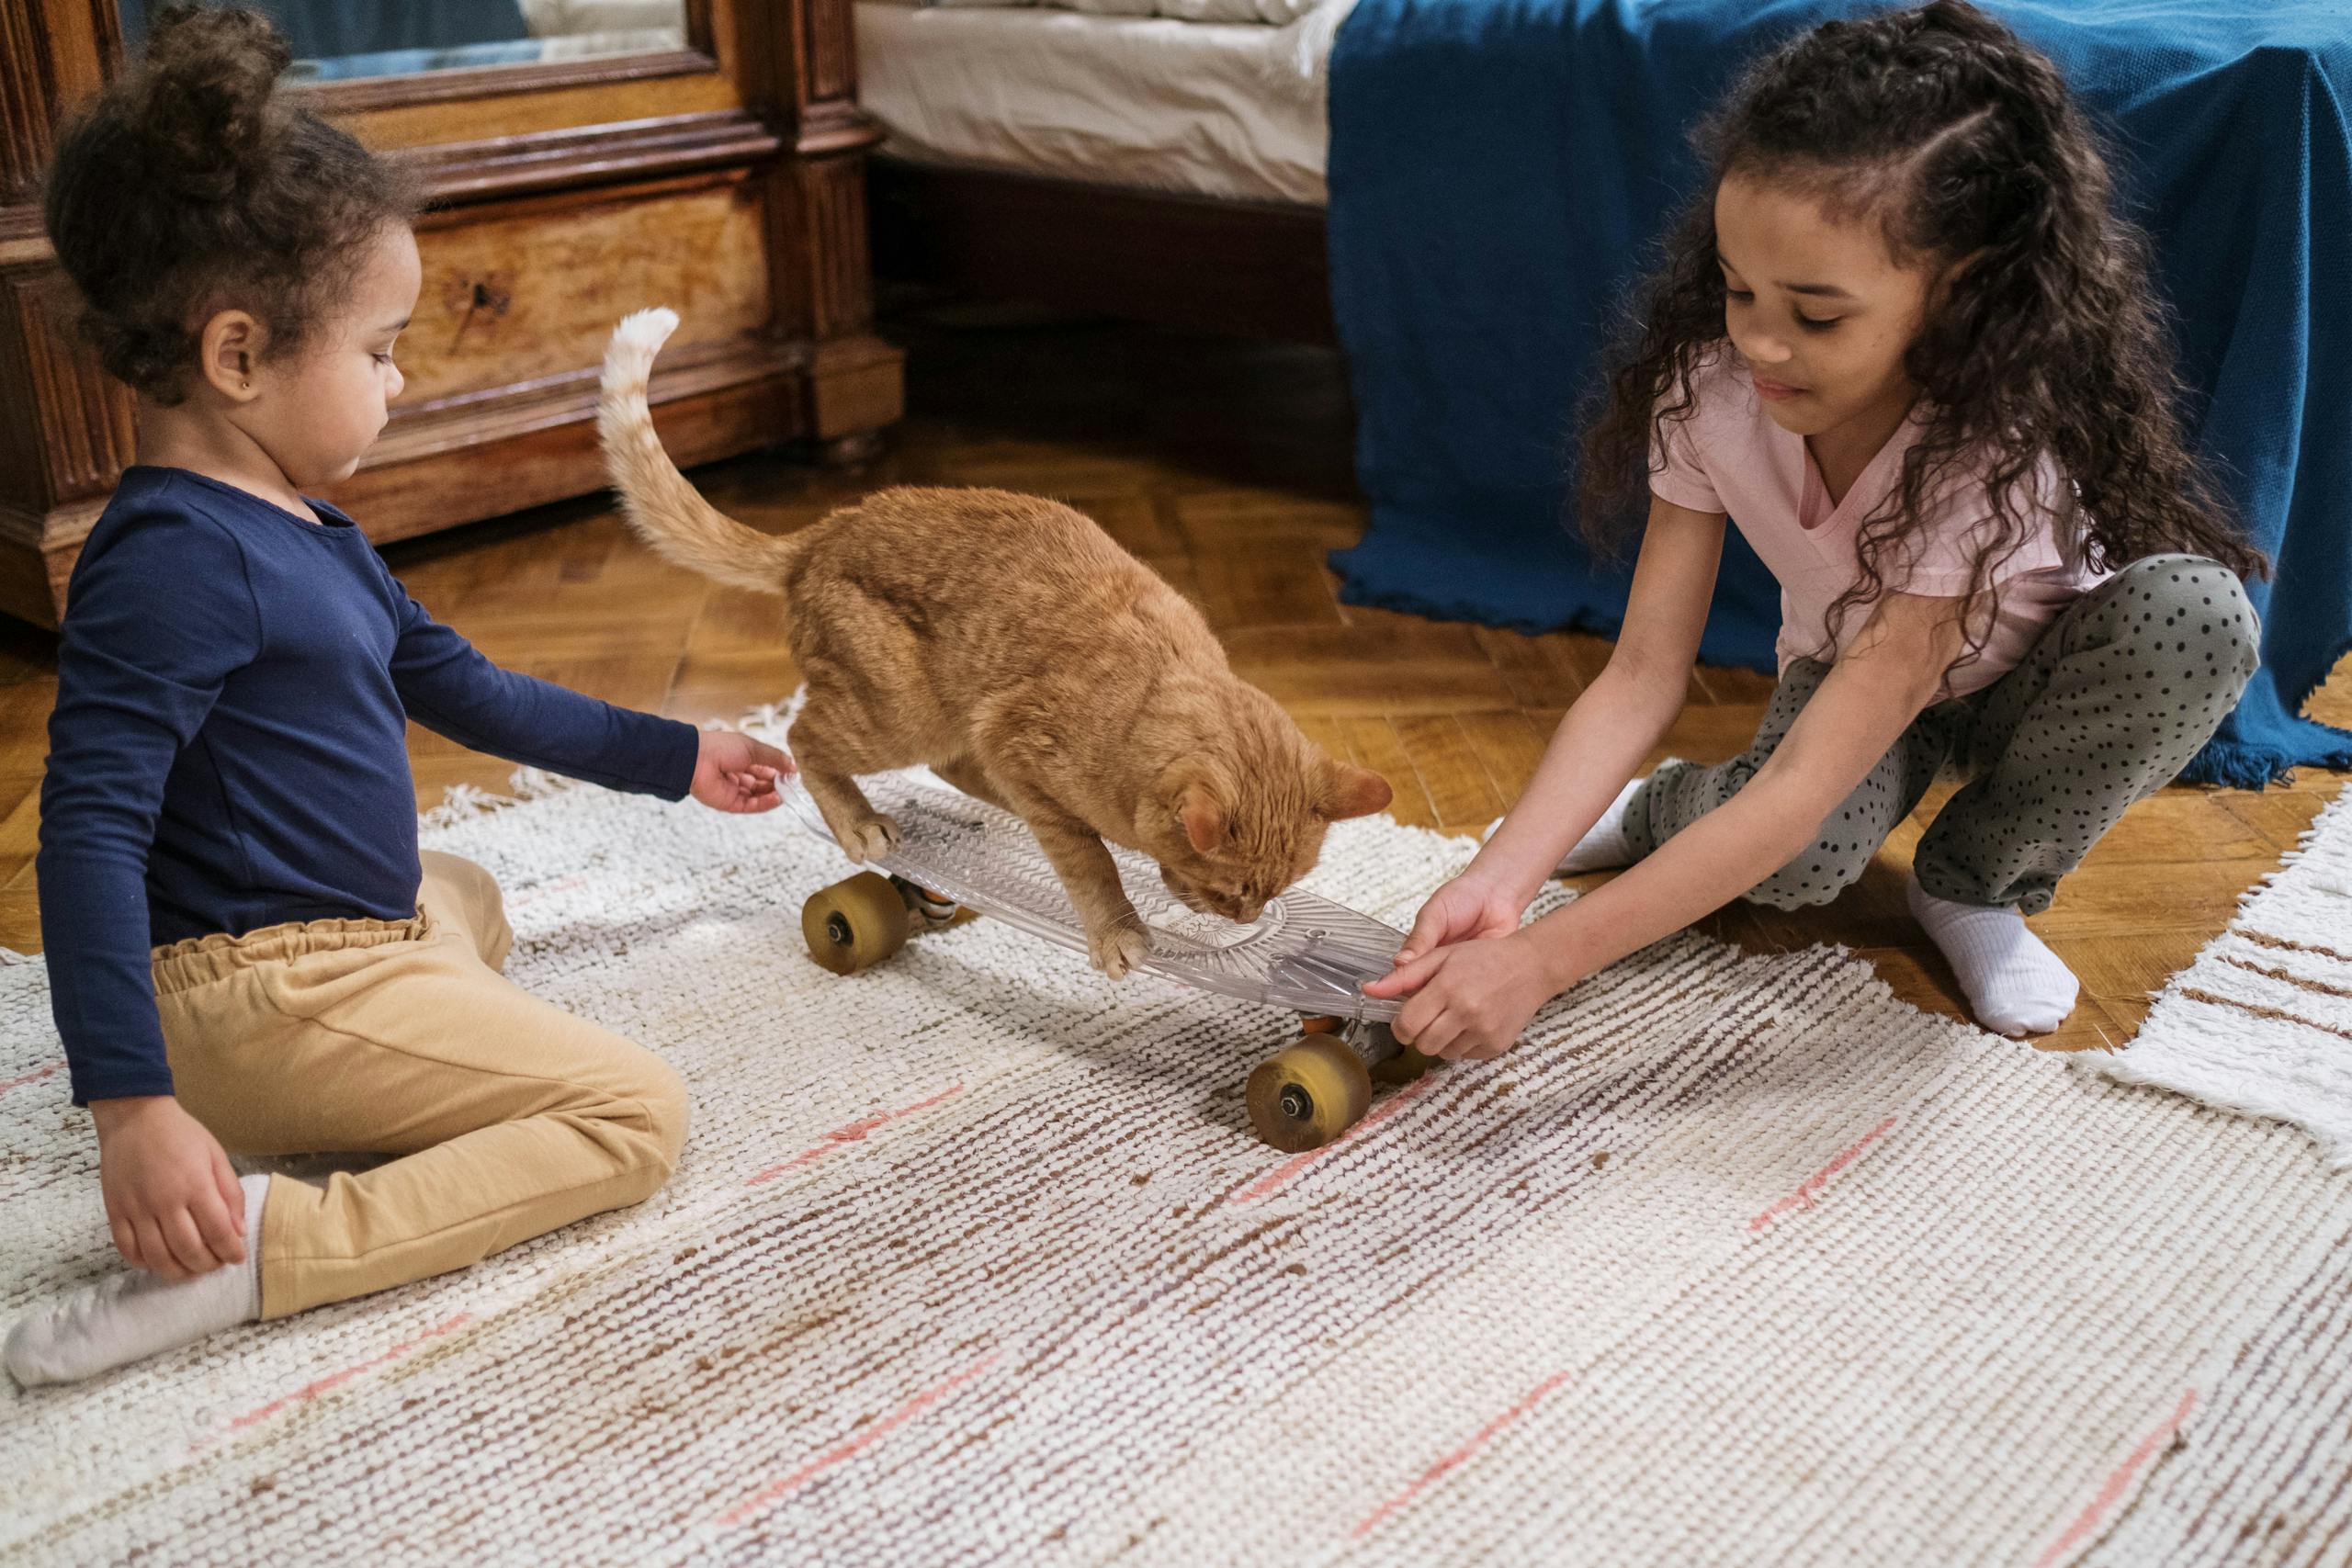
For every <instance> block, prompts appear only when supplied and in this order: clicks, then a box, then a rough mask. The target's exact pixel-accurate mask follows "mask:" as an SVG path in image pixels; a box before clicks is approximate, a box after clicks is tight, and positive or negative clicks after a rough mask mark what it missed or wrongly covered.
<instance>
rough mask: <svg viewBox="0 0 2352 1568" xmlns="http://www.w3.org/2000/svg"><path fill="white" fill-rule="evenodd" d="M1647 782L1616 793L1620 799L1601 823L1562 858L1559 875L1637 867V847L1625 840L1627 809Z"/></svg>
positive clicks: (1616, 800) (1635, 781)
mask: <svg viewBox="0 0 2352 1568" xmlns="http://www.w3.org/2000/svg"><path fill="white" fill-rule="evenodd" d="M1648 782H1649V781H1648V780H1646V779H1635V780H1634V782H1633V783H1631V784H1627V785H1626V786H1625V787H1624V788H1623V789H1621V790H1619V791H1618V792H1617V798H1616V799H1614V800H1612V801H1611V802H1610V803H1609V809H1608V810H1606V811H1604V812H1602V813H1601V814H1600V821H1598V822H1595V823H1594V824H1593V825H1592V827H1591V828H1590V829H1588V830H1587V831H1586V833H1585V836H1584V837H1583V838H1581V839H1578V840H1577V846H1576V848H1574V849H1572V850H1570V851H1569V852H1567V853H1566V855H1565V856H1563V857H1562V858H1561V861H1560V869H1559V874H1560V875H1562V876H1575V875H1577V874H1580V873H1583V872H1588V871H1615V870H1617V869H1618V868H1619V867H1620V866H1628V865H1631V864H1633V863H1634V846H1633V845H1632V844H1630V843H1628V842H1627V841H1626V840H1625V805H1626V803H1627V802H1628V801H1630V800H1632V799H1633V798H1634V791H1635V790H1637V789H1639V788H1641V787H1642V785H1643V784H1646V783H1648Z"/></svg>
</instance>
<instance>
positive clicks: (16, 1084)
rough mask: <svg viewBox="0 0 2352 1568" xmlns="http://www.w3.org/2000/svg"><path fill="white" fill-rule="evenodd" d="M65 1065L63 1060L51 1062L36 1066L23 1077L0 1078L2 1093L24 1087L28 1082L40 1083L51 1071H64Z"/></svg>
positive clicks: (0, 1092) (0, 1091) (0, 1090)
mask: <svg viewBox="0 0 2352 1568" xmlns="http://www.w3.org/2000/svg"><path fill="white" fill-rule="evenodd" d="M64 1067H65V1064H64V1063H62V1062H51V1064H50V1065H49V1066H45V1067H36V1068H34V1069H33V1070H32V1071H31V1072H29V1073H27V1074H25V1075H24V1076H23V1077H14V1078H7V1079H0V1094H6V1093H7V1092H8V1091H9V1090H10V1089H22V1088H24V1087H25V1086H26V1085H27V1084H28V1083H39V1082H40V1080H41V1079H43V1078H45V1077H49V1075H50V1074H51V1073H55V1072H62V1071H63V1070H64Z"/></svg>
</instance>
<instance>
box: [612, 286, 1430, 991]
mask: <svg viewBox="0 0 2352 1568" xmlns="http://www.w3.org/2000/svg"><path fill="white" fill-rule="evenodd" d="M677 322H678V319H677V317H676V316H675V315H673V313H671V312H670V311H668V310H640V311H639V312H638V313H637V314H636V315H633V316H631V317H629V318H628V320H627V321H623V322H622V323H621V324H620V327H619V329H618V330H617V331H616V332H615V333H614V334H613V343H612V347H611V350H610V352H609V353H607V355H605V382H604V398H603V401H602V402H601V404H600V405H599V407H598V410H597V428H598V430H599V432H600V433H601V434H602V435H603V438H604V446H605V464H606V466H607V468H609V469H610V471H611V473H612V477H613V483H614V485H615V486H616V488H617V489H618V490H619V491H620V493H621V500H622V502H623V510H624V512H625V513H626V514H627V515H628V520H629V523H630V525H632V526H633V527H634V528H635V529H636V530H637V532H638V534H639V536H641V537H643V538H644V539H645V540H646V542H647V543H649V544H650V545H651V546H652V547H654V548H655V549H656V550H658V551H660V552H661V553H662V555H664V556H666V557H668V558H670V559H672V560H673V561H676V562H678V563H680V564H681V565H684V566H687V567H691V568H693V569H694V570H696V571H699V572H702V573H703V574H705V575H706V576H708V577H713V578H716V579H718V581H721V582H727V583H732V584H734V585H736V586H738V587H742V588H755V589H762V590H764V591H767V592H775V593H781V594H783V595H784V597H785V602H786V618H787V622H788V626H787V630H786V638H787V640H788V641H789V642H790V644H791V647H792V654H793V659H794V660H795V661H796V662H797V664H798V665H799V667H800V671H801V673H802V675H803V676H804V677H805V678H806V679H807V681H808V683H809V694H808V699H807V701H806V703H805V704H804V705H803V706H802V707H801V710H800V716H799V718H798V720H797V722H796V723H795V724H794V726H793V730H792V742H793V750H794V752H795V754H796V756H797V759H798V761H799V763H800V776H801V779H802V782H803V783H804V784H806V785H807V786H808V789H809V795H811V796H812V797H813V798H814V799H815V800H816V802H817V805H818V807H819V808H820V809H821V810H822V811H823V812H824V815H825V821H826V824H827V825H828V826H829V827H830V828H831V829H832V833H833V837H834V838H835V839H837V840H840V842H841V844H842V848H843V849H845V850H847V851H848V852H849V854H850V857H851V858H852V859H853V860H858V861H863V860H865V859H868V858H870V857H872V856H874V855H876V854H879V853H881V852H884V851H885V850H887V849H888V847H889V846H890V845H891V844H892V843H894V842H895V841H896V838H897V833H898V828H897V824H895V823H893V822H892V821H891V820H890V819H889V818H888V817H885V816H882V815H881V814H879V813H877V812H876V810H875V809H874V805H873V802H871V801H870V800H868V799H867V798H866V796H865V792H864V791H862V790H860V789H859V788H858V786H857V780H856V778H855V777H854V775H856V774H859V773H878V772H881V771H883V770H885V769H888V768H901V767H909V766H911V765H913V764H915V763H919V762H927V763H929V764H930V765H931V766H932V768H933V770H934V771H935V772H937V773H939V775H940V776H941V777H943V778H944V779H946V780H947V781H948V782H949V783H950V784H955V785H956V787H957V788H959V789H961V790H963V791H965V792H966V793H967V794H968V795H977V796H978V797H979V798H980V799H982V800H986V801H989V802H990V803H991V804H994V805H997V806H1001V807H1004V808H1005V809H1006V810H1008V811H1012V812H1014V813H1016V814H1018V815H1019V816H1020V818H1022V819H1023V821H1025V822H1026V823H1028V825H1029V827H1030V829H1031V830H1032V831H1034V832H1035V834H1036V836H1037V842H1038V843H1039V844H1040V845H1041V846H1042V847H1043V848H1044V850H1045V852H1046V856H1047V857H1048V858H1049V859H1050V860H1051V861H1052V863H1053V866H1054V870H1055V871H1056V873H1057V874H1059V876H1060V878H1061V882H1062V886H1063V888H1064V889H1065V890H1066V891H1067V892H1068V893H1069V900H1070V903H1071V905H1072V906H1073V907H1074V908H1076V909H1077V910H1078V912H1079V914H1080V917H1081V918H1082V919H1083V920H1084V921H1085V924H1086V933H1087V942H1088V947H1089V951H1090V953H1091V957H1092V959H1093V962H1094V965H1095V967H1097V968H1099V969H1101V970H1102V971H1103V973H1105V974H1107V975H1109V976H1111V977H1112V978H1114V979H1117V978H1119V977H1120V976H1124V975H1125V974H1126V973H1127V971H1128V970H1129V969H1131V968H1133V967H1134V966H1135V964H1136V963H1138V962H1139V961H1140V960H1141V959H1142V958H1143V956H1144V954H1145V953H1146V952H1148V944H1147V942H1146V940H1145V936H1144V933H1143V931H1142V930H1141V922H1140V920H1139V919H1138V918H1137V916H1136V910H1135V907H1134V906H1133V905H1132V904H1130V903H1129V902H1128V901H1127V897H1126V895H1125V892H1124V891H1123V890H1122V889H1121V887H1120V885H1119V876H1118V872H1117V869H1116V867H1115V865H1114V863H1113V861H1112V858H1111V854H1110V852H1109V851H1108V850H1106V849H1105V848H1103V841H1104V840H1109V841H1110V842H1112V843H1114V844H1124V845H1126V846H1128V847H1129V848H1132V849H1136V850H1140V851H1142V852H1145V853H1146V854H1148V855H1150V856H1151V857H1153V858H1154V859H1155V860H1157V861H1158V862H1159V866H1160V874H1161V876H1162V877H1163V879H1164V880H1165V881H1166V882H1167V884H1168V887H1169V890H1170V892H1172V893H1174V894H1175V895H1176V896H1177V897H1179V898H1181V899H1182V900H1183V901H1184V902H1185V903H1186V904H1187V905H1189V906H1190V907H1192V908H1195V909H1202V910H1210V911H1214V912H1216V913H1217V914H1220V915H1223V916H1225V917H1227V919H1235V920H1243V921H1248V920H1254V919H1257V918H1258V915H1259V912H1260V911H1261V908H1263V907H1264V905H1265V903H1266V900H1268V899H1269V898H1271V897H1273V896H1274V895H1275V894H1276V893H1279V892H1280V891H1282V890H1283V888H1285V887H1288V886H1290V885H1291V884H1292V883H1294V882H1295V881H1297V880H1298V879H1299V878H1300V877H1301V876H1303V875H1305V874H1306V873H1307V871H1308V870H1310V869H1311V868H1312V867H1313V866H1314V864H1315V861H1316V857H1317V855H1318V854H1320V853H1321V852H1322V847H1323V833H1324V829H1325V828H1326V827H1327V826H1328V825H1329V823H1332V822H1334V821H1337V820H1339V819H1340V818H1348V817H1363V816H1367V815H1369V814H1370V813H1372V812H1374V811H1378V810H1380V809H1381V808H1383V807H1385V806H1386V805H1387V804H1388V800H1389V789H1388V784H1387V781H1385V779H1383V778H1381V777H1380V775H1379V774H1377V773H1367V772H1365V771H1364V770H1363V769H1362V768H1357V767H1351V766H1349V765H1347V764H1344V763H1340V762H1335V761H1332V760H1331V759H1330V758H1329V757H1328V756H1326V755H1324V754H1323V753H1322V752H1321V751H1320V750H1317V748H1316V747H1315V746H1314V744H1313V743H1312V742H1310V741H1309V740H1308V739H1306V737H1305V736H1303V735H1301V734H1300V733H1299V732H1298V727H1297V726H1295V725H1294V724H1293V723H1292V722H1291V721H1290V718H1289V716H1287V715H1285V714H1284V713H1283V710H1282V709H1281V708H1280V707H1279V706H1277V705H1275V703H1274V701H1273V699H1272V698H1271V697H1269V696H1267V695H1266V694H1264V693H1263V692H1261V691H1259V690H1258V689H1257V688H1256V687H1254V686H1251V685H1250V684H1248V683H1247V682H1243V681H1241V680H1240V679H1238V677H1237V676H1235V675H1234V673H1233V671H1231V670H1230V669H1228V668H1227V665H1226V659H1225V650H1224V649H1222V648H1221V647H1219V646H1218V644H1217V641H1216V637H1214V636H1212V635H1211V633H1210V631H1209V628H1208V625H1207V623H1206V622H1205V621H1204V620H1203V619H1202V618H1201V615H1200V613H1199V612H1198V611H1197V610H1195V609H1193V606H1192V605H1191V604H1188V603H1187V602H1186V601H1185V600H1184V598H1183V596H1182V595H1181V594H1179V593H1178V592H1176V591H1175V590H1174V589H1172V588H1170V587H1169V586H1168V584H1167V583H1165V582H1163V581H1160V579H1159V577H1158V576H1157V575H1155V574H1154V573H1153V572H1152V571H1151V570H1150V569H1148V568H1147V567H1146V566H1144V564H1143V563H1142V562H1140V561H1138V560H1136V558H1134V557H1132V556H1130V555H1128V554H1127V553H1126V552H1125V550H1123V549H1121V548H1120V547H1118V546H1117V545H1116V544H1114V543H1113V542H1112V540H1111V537H1110V536H1109V535H1107V534H1105V533H1103V530H1102V529H1100V528H1098V527H1096V526H1095V525H1093V524H1092V523H1091V522H1089V521H1088V520H1087V519H1086V518H1084V517H1082V516H1080V514H1079V513H1076V512H1073V511H1071V510H1070V509H1069V507H1067V506H1063V505H1060V504H1058V503H1057V502H1050V501H1041V500H1038V499H1036V498H1035V497H1033V496H1024V495H1012V494H1008V493H1006V492H1005V491H990V490H910V489H898V490H886V491H879V492H877V493H876V494H874V495H871V496H868V497H867V498H866V499H865V500H864V501H862V502H858V503H857V504H856V505H854V506H845V507H842V508H841V509H840V510H839V511H836V512H834V513H831V515H830V516H828V517H826V518H825V519H824V520H823V521H821V522H820V523H818V524H816V525H813V526H811V527H809V528H806V529H803V530H802V531H800V532H798V533H797V534H792V535H789V536H781V537H779V536H773V535H767V534H762V533H760V532H758V531H757V530H755V529H752V528H749V527H746V526H744V525H742V524H741V523H738V522H736V521H734V520H733V519H731V518H729V517H727V516H724V515H722V514H721V513H718V511H717V510H715V509H714V508H712V507H711V505H710V504H709V503H708V502H706V501H704V500H703V498H702V497H701V495H700V494H698V493H697V492H696V491H695V488H694V487H693V486H692V485H691V484H689V483H688V482H687V481H686V479H685V477H684V475H683V474H681V473H679V472H678V470H677V468H676V466H675V465H674V464H673V463H672V462H671V461H670V457H669V454H668V453H666V452H664V451H663V450H662V443H661V441H660V439H659V438H658V437H657V436H656V435H655V434H654V431H653V423H652V418H651V414H650V412H649V410H648V408H647V406H646V399H645V384H646V378H647V377H648V376H649V375H650V372H651V369H652V365H653V356H654V355H655V353H656V352H657V351H658V350H659V349H660V348H661V346H662V342H663V341H664V340H665V339H666V338H668V337H669V335H670V333H671V332H672V331H673V329H675V327H676V326H677Z"/></svg>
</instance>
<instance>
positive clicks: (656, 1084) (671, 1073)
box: [638, 1056, 693, 1186]
mask: <svg viewBox="0 0 2352 1568" xmlns="http://www.w3.org/2000/svg"><path fill="white" fill-rule="evenodd" d="M638 1103H639V1104H640V1105H641V1106H643V1107H644V1115H645V1134H646V1139H647V1142H648V1143H649V1145H650V1148H651V1152H652V1154H653V1156H654V1158H655V1160H656V1162H657V1163H658V1164H659V1166H660V1168H661V1172H662V1178H661V1179H662V1181H667V1180H669V1179H670V1173H671V1172H672V1171H673V1170H675V1169H677V1168H678V1156H679V1155H680V1154H682V1153H684V1150H685V1146H686V1122H687V1120H688V1118H689V1116H690V1115H691V1114H692V1108H693V1102H692V1101H691V1100H689V1099H688V1097H687V1094H686V1080H685V1079H684V1078H682V1077H679V1076H678V1074H677V1070H676V1069H675V1068H673V1067H672V1066H670V1064H669V1063H667V1062H664V1061H662V1059H661V1058H660V1057H658V1056H655V1057H651V1058H650V1067H649V1069H648V1071H647V1074H646V1082H645V1084H644V1086H643V1088H642V1089H640V1090H639V1094H638ZM655 1185H656V1186H659V1185H660V1182H656V1183H655Z"/></svg>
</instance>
